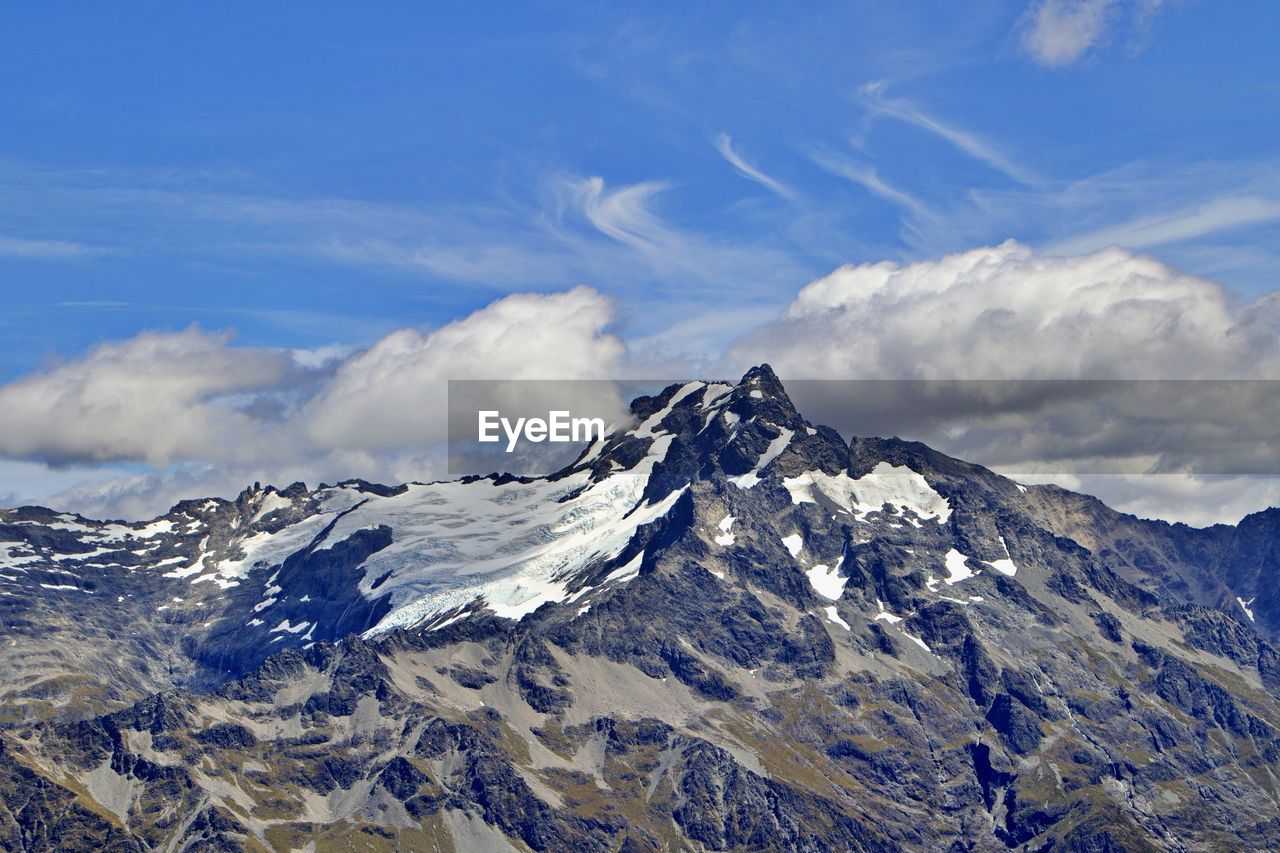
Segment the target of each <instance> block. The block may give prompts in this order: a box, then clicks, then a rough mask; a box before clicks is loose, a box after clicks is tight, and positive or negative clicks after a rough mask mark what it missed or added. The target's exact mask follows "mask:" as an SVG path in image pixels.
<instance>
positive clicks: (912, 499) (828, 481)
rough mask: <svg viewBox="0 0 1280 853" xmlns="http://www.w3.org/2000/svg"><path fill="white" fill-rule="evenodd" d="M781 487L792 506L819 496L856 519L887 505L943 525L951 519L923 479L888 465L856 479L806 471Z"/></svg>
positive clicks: (945, 505) (947, 506) (946, 507)
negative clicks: (786, 493) (851, 514)
mask: <svg viewBox="0 0 1280 853" xmlns="http://www.w3.org/2000/svg"><path fill="white" fill-rule="evenodd" d="M782 485H783V486H784V487H785V488H786V490H787V491H788V492H789V493H790V494H791V502H792V503H793V504H802V503H817V502H818V495H822V496H823V497H825V498H826V499H827V500H829V501H831V502H832V503H834V504H835V505H836V506H838V507H840V508H842V509H844V510H847V511H848V512H851V513H853V514H854V515H855V516H856V517H858V518H861V517H863V516H865V515H867V514H868V513H872V512H878V511H880V510H881V509H883V508H884V505H885V504H886V503H887V504H889V505H890V506H893V507H896V508H898V509H899V510H901V511H904V512H905V511H910V512H913V513H915V515H916V516H918V517H919V518H923V519H933V520H936V521H938V522H939V523H944V524H945V523H946V521H947V520H948V519H949V518H951V505H950V504H949V503H947V499H946V498H944V497H943V496H942V495H940V494H938V493H937V492H935V491H934V490H933V487H932V486H930V485H929V483H928V481H926V480H925V478H924V477H923V476H921V475H920V474H918V473H916V472H915V471H912V470H911V469H910V468H907V467H906V466H895V465H890V464H889V463H888V462H881V463H879V464H877V465H876V467H875V468H873V469H872V470H871V471H870V472H868V473H867V474H866V475H865V476H863V477H858V478H856V479H855V478H853V477H850V476H849V475H848V474H846V473H845V472H843V471H841V472H840V473H839V474H828V473H826V472H825V471H805V472H804V473H802V474H799V475H797V476H795V477H786V478H784V479H783V481H782ZM917 524H918V522H917Z"/></svg>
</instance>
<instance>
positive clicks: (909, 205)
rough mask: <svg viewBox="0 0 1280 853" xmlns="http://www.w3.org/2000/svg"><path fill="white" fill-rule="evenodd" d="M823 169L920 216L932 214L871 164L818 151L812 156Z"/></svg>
mask: <svg viewBox="0 0 1280 853" xmlns="http://www.w3.org/2000/svg"><path fill="white" fill-rule="evenodd" d="M810 159H811V160H813V162H814V163H815V164H816V165H817V166H819V167H820V168H822V169H823V170H825V171H827V172H830V173H831V174H833V175H836V176H837V177H841V178H845V179H846V180H849V181H852V182H853V183H855V184H858V185H860V186H862V187H864V188H865V189H866V190H867V191H868V192H871V193H873V194H875V195H877V196H879V197H880V198H883V199H885V200H886V201H890V202H893V203H894V204H896V205H898V206H899V207H902V208H905V209H906V210H908V211H910V212H911V213H914V214H917V215H919V216H926V215H929V214H930V211H929V208H928V207H927V206H926V205H925V204H924V202H922V201H920V200H919V199H918V198H916V197H915V196H913V195H911V194H910V193H908V192H906V191H905V190H901V189H899V188H897V187H895V186H892V185H890V184H889V183H887V182H886V181H885V180H884V179H882V178H881V177H880V175H879V174H877V172H876V170H875V169H874V168H872V167H870V166H859V165H857V164H854V163H852V162H850V161H848V160H845V159H843V158H841V157H837V156H835V155H833V154H827V153H817V154H813V155H811V157H810Z"/></svg>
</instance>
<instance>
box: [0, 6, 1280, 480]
mask: <svg viewBox="0 0 1280 853" xmlns="http://www.w3.org/2000/svg"><path fill="white" fill-rule="evenodd" d="M1278 28H1280V6H1277V5H1276V4H1274V3H1267V2H1236V3H1232V4H1229V5H1225V4H1215V3H1207V2H1195V0H1164V2H1160V0H1035V2H1030V3H1028V2H1025V0H1009V2H975V3H941V2H936V3H856V2H849V3H840V4H808V5H807V6H806V7H804V8H800V7H796V8H794V9H792V8H782V7H779V6H778V4H774V3H769V4H766V3H749V2H733V3H706V4H698V5H697V7H696V8H693V9H690V8H689V7H688V4H633V5H622V4H580V3H573V4H567V3H566V4H558V3H551V4H523V3H521V4H489V5H486V6H484V7H481V8H464V7H463V5H462V4H453V5H446V4H419V3H403V4H395V3H385V4H379V5H378V6H377V7H376V9H374V8H372V7H368V6H363V7H356V6H347V5H341V4H330V3H308V4H302V3H274V4H234V3H225V4H217V5H216V6H215V5H206V6H199V7H197V6H191V5H187V6H183V7H175V6H174V5H172V4H159V3H141V2H139V3H130V4H123V5H121V4H107V5H103V4H99V5H96V6H89V5H85V4H56V3H50V4H31V5H28V6H25V7H13V6H11V7H8V8H6V9H5V10H4V11H3V13H0V81H3V82H2V83H0V116H3V117H4V118H3V120H2V121H0V295H2V296H3V300H4V305H5V309H4V311H3V313H2V314H0V382H11V381H14V380H17V379H20V378H22V377H25V376H29V375H31V374H32V373H33V371H41V370H45V371H47V370H50V369H52V368H51V365H57V364H61V363H65V362H67V361H75V360H76V359H80V358H83V357H84V356H85V354H86V353H88V352H90V351H91V350H92V349H93V348H94V347H95V346H99V345H102V344H104V343H111V342H119V341H126V340H129V339H131V338H133V337H134V336H137V335H139V334H140V333H146V332H160V333H178V332H181V331H182V330H184V329H186V328H187V327H188V326H190V325H191V324H193V323H194V324H198V326H199V327H200V328H201V329H203V330H212V331H218V330H227V331H230V332H233V333H234V345H235V346H237V347H246V348H252V347H263V348H297V349H307V350H318V351H321V352H322V353H323V352H329V351H330V350H327V349H325V348H331V349H332V350H333V351H343V352H350V351H358V350H360V349H361V348H365V347H369V346H371V345H372V344H373V343H374V342H376V341H379V340H380V339H382V338H383V337H384V336H386V335H388V334H389V333H391V332H392V331H393V330H395V329H398V328H401V327H411V328H414V329H417V330H419V331H421V332H423V333H424V334H425V333H427V332H428V331H429V330H431V329H434V328H438V327H440V326H442V325H444V324H448V323H450V322H451V321H456V320H458V319H459V318H461V317H465V316H467V315H468V314H470V313H471V312H474V311H477V310H478V309H481V308H482V307H483V306H485V305H487V304H489V303H491V302H493V301H494V300H495V299H497V298H499V297H502V296H504V295H507V294H512V293H523V292H552V291H565V290H568V289H569V288H571V287H573V286H575V285H579V284H585V285H588V286H590V287H591V288H594V289H595V291H597V292H599V293H602V294H605V295H607V296H610V297H612V298H613V303H612V304H613V314H612V315H611V316H610V319H609V322H608V330H609V331H610V332H612V333H616V334H617V335H619V336H620V337H621V338H622V339H623V340H625V342H626V345H627V346H628V347H629V348H630V350H631V351H632V352H633V353H637V354H643V353H646V352H649V353H653V352H662V353H665V354H666V355H670V356H674V355H678V356H680V357H682V358H685V359H687V363H692V364H699V363H716V359H717V358H718V354H719V353H720V352H722V351H723V350H724V348H725V347H727V346H729V345H730V343H731V342H732V341H734V340H735V339H738V338H739V337H740V336H742V335H744V334H748V333H750V331H751V330H752V329H753V328H755V327H757V326H759V325H760V324H761V323H767V322H768V321H769V320H770V319H771V318H774V317H776V316H777V314H778V312H779V311H780V310H783V309H784V308H785V307H786V306H788V305H789V304H791V302H792V301H793V300H794V299H795V298H796V294H797V292H798V291H799V290H800V288H801V287H803V286H804V285H805V284H806V283H807V282H809V281H811V280H813V279H815V278H817V277H820V276H824V275H826V274H827V273H830V272H831V271H832V270H833V269H835V268H836V267H838V266H840V265H841V264H845V263H853V264H874V263H876V262H880V261H892V262H895V263H899V264H909V263H912V262H917V261H925V260H932V259H937V258H940V257H942V256H944V255H947V254H949V253H957V252H965V251H968V250H972V249H975V248H979V247H984V246H996V245H998V244H1000V243H1002V242H1003V241H1005V240H1006V239H1010V238H1012V239H1014V240H1016V241H1018V242H1019V243H1021V244H1024V245H1025V246H1028V247H1030V248H1031V249H1032V250H1033V251H1034V252H1035V253H1037V255H1038V256H1043V257H1059V256H1060V257H1076V256H1080V255H1086V254H1088V253H1091V252H1095V251H1097V250H1100V249H1103V248H1105V247H1106V246H1108V245H1113V244H1114V245H1118V246H1121V247H1125V248H1128V249H1132V250H1134V251H1137V252H1144V253H1150V254H1151V255H1153V256H1155V257H1156V258H1158V259H1159V260H1160V261H1162V262H1163V263H1165V264H1167V265H1169V266H1170V267H1171V268H1172V269H1176V270H1177V271H1179V272H1182V273H1188V274H1190V275H1193V276H1199V277H1203V278H1205V279H1209V280H1211V281H1213V282H1216V283H1218V284H1220V285H1221V286H1222V287H1223V288H1224V289H1225V290H1224V292H1225V294H1226V298H1227V301H1228V302H1229V303H1248V302H1251V301H1253V300H1256V299H1258V298H1259V297H1263V296H1265V295H1266V294H1268V293H1270V292H1271V291H1272V290H1273V289H1274V287H1275V285H1274V282H1275V281H1276V280H1277V273H1278V272H1280V254H1278V250H1277V248H1276V247H1277V246H1278V245H1280V241H1278V240H1277V237H1280V152H1277V149H1276V145H1275V139H1276V138H1277V131H1278V129H1280V128H1278V125H1280V97H1277V83H1280V74H1278V73H1277V72H1278V71H1280V59H1278V58H1277V51H1276V50H1275V48H1274V33H1275V32H1276V31H1277V29H1278ZM766 355H767V353H766ZM317 358H319V357H317ZM15 453H16V451H15ZM125 455H126V456H127V454H125ZM15 458H22V459H26V460H28V461H30V460H34V461H35V462H36V463H38V464H44V463H45V462H47V461H48V460H47V458H46V457H45V456H42V455H41V454H40V453H38V452H33V453H27V454H25V455H21V456H20V457H19V456H15ZM82 461H84V462H85V463H86V464H87V463H89V462H94V463H95V464H96V462H98V461H101V462H103V463H104V464H111V465H116V466H125V470H128V471H132V470H133V468H131V467H129V466H133V465H137V464H141V463H142V462H143V460H137V459H130V458H115V457H112V456H110V455H109V454H108V455H107V456H106V457H93V458H92V459H88V458H86V459H85V460H82ZM179 461H181V459H179ZM59 464H62V463H61V462H59ZM51 476H53V475H52V474H51ZM66 476H67V475H66V472H65V471H62V472H61V473H57V477H58V478H60V479H59V480H58V482H59V483H61V482H62V481H63V479H65V477H66ZM51 482H52V481H51ZM5 492H6V489H5V488H3V486H2V485H0V494H4V493H5ZM24 494H25V492H24Z"/></svg>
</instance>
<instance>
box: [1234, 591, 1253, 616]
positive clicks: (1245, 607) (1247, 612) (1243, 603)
mask: <svg viewBox="0 0 1280 853" xmlns="http://www.w3.org/2000/svg"><path fill="white" fill-rule="evenodd" d="M1257 600H1258V596H1256V595H1255V596H1254V597H1253V598H1251V599H1249V600H1248V601H1245V600H1244V599H1243V598H1241V597H1240V596H1236V603H1237V604H1239V605H1240V609H1241V610H1243V611H1244V615H1245V616H1248V617H1249V621H1250V622H1252V621H1253V611H1252V610H1250V609H1249V607H1250V605H1252V604H1253V603H1254V602H1255V601H1257Z"/></svg>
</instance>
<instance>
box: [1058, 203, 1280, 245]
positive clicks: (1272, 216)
mask: <svg viewBox="0 0 1280 853" xmlns="http://www.w3.org/2000/svg"><path fill="white" fill-rule="evenodd" d="M1278 220H1280V201H1276V200H1273V199H1267V198H1259V197H1257V196H1231V197H1226V198H1215V199H1210V200H1207V201H1204V202H1201V203H1199V204H1195V205H1192V206H1190V207H1186V208H1182V209H1180V210H1176V211H1174V212H1172V213H1167V214H1160V215H1156V216H1142V217H1138V218H1136V219H1132V220H1129V221H1127V222H1122V223H1119V224H1117V225H1112V226H1109V227H1107V228H1102V229H1099V230H1097V231H1092V232H1089V233H1086V234H1081V235H1078V236H1076V237H1072V238H1070V239H1068V240H1064V241H1062V242H1059V243H1056V244H1054V245H1051V246H1050V247H1049V251H1051V252H1054V253H1056V254H1063V255H1074V254H1080V253H1083V252H1089V251H1094V250H1096V249H1101V248H1104V247H1106V246H1113V245H1114V246H1125V247H1128V248H1134V249H1144V248H1148V247H1151V246H1161V245H1165V244H1168V243H1177V242H1182V241H1184V240H1193V239H1196V238H1199V237H1204V236H1207V235H1211V234H1218V233H1221V232H1224V231H1233V230H1235V229H1238V228H1244V227H1247V226H1250V225H1259V224H1263V223H1268V222H1276V221H1278Z"/></svg>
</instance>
